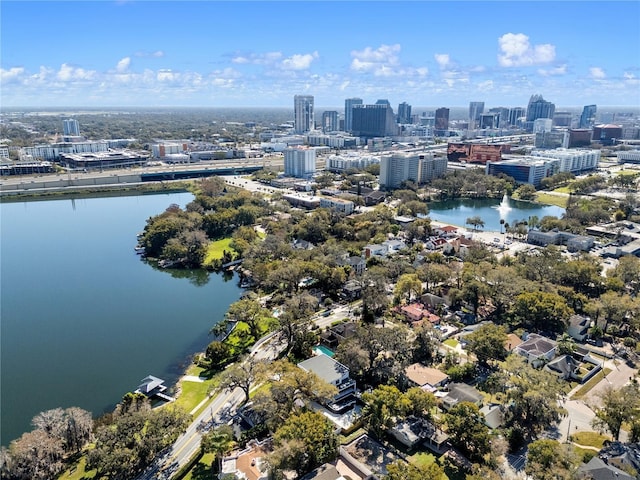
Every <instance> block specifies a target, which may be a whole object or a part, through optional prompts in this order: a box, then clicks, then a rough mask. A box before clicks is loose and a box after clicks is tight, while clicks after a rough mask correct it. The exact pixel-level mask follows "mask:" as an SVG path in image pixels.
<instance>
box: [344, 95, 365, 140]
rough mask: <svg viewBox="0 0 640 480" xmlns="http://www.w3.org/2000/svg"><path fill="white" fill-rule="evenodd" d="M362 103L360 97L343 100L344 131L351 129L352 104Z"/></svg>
mask: <svg viewBox="0 0 640 480" xmlns="http://www.w3.org/2000/svg"><path fill="white" fill-rule="evenodd" d="M354 105H362V99H361V98H347V99H346V100H345V101H344V131H345V132H351V131H353V106H354Z"/></svg>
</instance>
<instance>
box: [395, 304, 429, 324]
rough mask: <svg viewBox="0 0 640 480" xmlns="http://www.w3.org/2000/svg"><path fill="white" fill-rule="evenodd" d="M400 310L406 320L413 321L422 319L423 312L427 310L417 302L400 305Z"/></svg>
mask: <svg viewBox="0 0 640 480" xmlns="http://www.w3.org/2000/svg"><path fill="white" fill-rule="evenodd" d="M400 312H402V314H403V315H404V317H405V319H406V320H407V321H408V322H410V323H414V322H419V321H420V320H422V318H423V317H424V315H425V313H428V310H427V309H426V308H424V305H420V304H419V303H411V304H409V305H404V306H403V307H400Z"/></svg>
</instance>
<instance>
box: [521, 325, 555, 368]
mask: <svg viewBox="0 0 640 480" xmlns="http://www.w3.org/2000/svg"><path fill="white" fill-rule="evenodd" d="M557 347H558V344H557V343H556V342H555V341H554V340H551V339H550V338H547V337H543V336H542V335H538V334H537V333H530V334H529V335H528V336H527V338H526V339H525V341H524V342H522V343H521V344H520V345H518V346H517V347H516V348H515V349H514V350H513V351H514V352H515V353H517V354H519V355H522V356H523V357H525V358H526V359H527V361H528V362H529V363H530V364H532V365H533V366H537V365H539V364H540V363H541V362H544V361H548V360H552V359H553V357H555V356H556V349H557Z"/></svg>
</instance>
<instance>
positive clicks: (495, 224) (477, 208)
mask: <svg viewBox="0 0 640 480" xmlns="http://www.w3.org/2000/svg"><path fill="white" fill-rule="evenodd" d="M507 202H508V205H507V206H508V209H505V208H503V209H500V208H499V207H500V204H501V203H502V200H499V199H491V198H483V199H468V198H463V199H456V200H445V201H442V202H431V203H429V204H428V205H429V214H428V216H429V218H431V219H432V220H436V221H438V222H443V223H448V224H451V225H456V226H460V227H467V228H471V227H470V226H468V225H466V221H467V218H469V217H473V216H476V215H477V216H479V217H480V218H482V220H483V221H484V224H485V225H484V228H482V230H486V231H496V232H498V231H500V219H501V218H502V219H504V220H505V222H506V223H508V224H509V225H514V224H515V223H516V222H518V221H521V220H524V221H528V220H529V217H532V216H534V215H535V216H537V217H538V219H542V217H544V216H547V215H550V216H554V217H558V218H561V217H562V215H564V212H565V210H564V208H562V207H557V206H555V205H540V204H537V203H531V202H523V201H519V200H513V199H508V200H507Z"/></svg>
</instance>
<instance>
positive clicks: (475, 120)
mask: <svg viewBox="0 0 640 480" xmlns="http://www.w3.org/2000/svg"><path fill="white" fill-rule="evenodd" d="M483 113H484V102H469V129H470V130H473V129H474V128H478V125H479V124H480V115H482V114H483Z"/></svg>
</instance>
